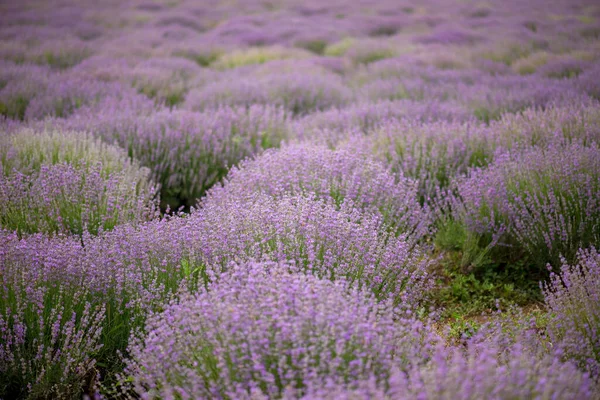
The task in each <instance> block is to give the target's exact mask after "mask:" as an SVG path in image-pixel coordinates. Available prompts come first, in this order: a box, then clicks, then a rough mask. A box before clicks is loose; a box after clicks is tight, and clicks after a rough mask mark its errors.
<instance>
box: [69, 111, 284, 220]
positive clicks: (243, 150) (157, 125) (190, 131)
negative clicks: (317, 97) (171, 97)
mask: <svg viewBox="0 0 600 400" xmlns="http://www.w3.org/2000/svg"><path fill="white" fill-rule="evenodd" d="M111 111H112V110H111ZM116 111H117V113H116V115H115V113H113V112H107V113H106V114H103V113H101V114H98V113H90V112H86V113H80V114H79V115H77V116H75V118H72V119H71V120H69V121H66V122H61V121H57V126H61V125H63V126H66V127H68V128H70V129H78V130H86V131H90V132H94V134H95V135H96V136H98V137H101V138H102V139H104V140H105V141H107V142H114V143H116V144H118V145H120V146H121V147H123V148H125V149H127V151H128V153H129V154H130V156H132V157H133V158H134V159H136V160H139V162H140V164H141V165H143V166H146V167H148V168H150V170H151V171H152V177H153V178H154V180H155V181H156V182H158V183H159V184H160V185H161V198H162V199H163V205H170V206H171V207H172V208H176V207H179V206H180V205H185V206H188V207H189V206H192V205H194V204H195V202H196V200H197V199H198V198H200V197H201V196H202V195H203V194H204V192H205V191H206V190H207V189H208V188H210V187H211V186H212V185H214V184H215V183H216V182H218V181H219V180H220V179H221V178H223V177H224V176H225V175H226V174H227V171H228V169H229V168H230V167H231V166H233V165H235V164H236V163H238V162H239V161H241V160H242V159H244V158H245V157H247V156H251V155H253V154H256V153H259V152H260V151H262V150H263V149H266V148H270V147H276V146H278V145H279V144H280V143H281V141H282V140H284V139H285V138H286V137H287V135H288V120H287V117H286V115H285V113H284V112H283V110H281V109H279V108H276V107H272V106H259V105H255V106H251V107H250V108H248V109H245V108H230V107H223V108H219V109H217V110H211V111H206V112H203V113H193V112H188V111H182V110H175V111H168V110H162V111H160V112H155V113H152V114H151V115H144V114H142V115H139V114H137V113H136V112H135V111H134V112H132V111H129V110H127V109H126V111H125V112H123V113H119V112H118V110H116Z"/></svg>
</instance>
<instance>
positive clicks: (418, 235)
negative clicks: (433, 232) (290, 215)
mask: <svg viewBox="0 0 600 400" xmlns="http://www.w3.org/2000/svg"><path fill="white" fill-rule="evenodd" d="M256 192H261V193H265V194H267V195H269V196H273V197H277V198H281V197H284V196H286V195H303V196H307V197H315V198H319V199H323V200H326V201H327V202H331V203H333V204H335V205H336V206H338V207H341V206H343V204H344V203H347V202H350V203H351V204H353V205H354V206H356V207H357V208H359V209H361V210H364V211H368V212H374V213H379V214H380V215H381V216H382V218H383V222H384V223H385V224H386V225H388V226H389V227H390V228H391V229H392V230H393V231H394V232H396V233H399V234H404V235H405V236H406V237H410V239H411V240H419V239H422V238H423V237H424V236H425V235H427V234H428V233H429V229H430V217H429V215H428V210H427V209H425V208H423V207H421V206H420V205H419V203H418V198H417V184H416V182H415V181H413V180H411V179H408V178H404V177H403V176H399V177H397V178H396V177H394V175H392V174H391V173H390V172H389V171H387V170H386V168H385V167H384V166H383V165H382V164H380V163H378V162H376V161H375V160H372V159H370V158H369V157H368V156H366V155H357V154H352V153H350V152H346V151H343V150H337V151H333V150H329V149H327V148H324V147H318V146H310V145H297V146H288V147H285V148H283V149H281V150H278V151H267V152H265V153H263V154H262V155H260V156H258V157H257V158H255V159H254V160H252V161H244V162H242V163H241V164H240V166H239V167H236V168H233V169H232V170H231V171H230V173H229V175H228V177H227V179H226V183H225V184H224V187H222V188H221V187H218V188H215V189H214V190H212V191H211V192H210V193H209V197H212V198H211V200H212V201H213V202H215V201H217V199H222V198H225V199H231V198H236V199H242V200H243V199H248V198H250V199H251V198H252V197H253V194H254V193H256Z"/></svg>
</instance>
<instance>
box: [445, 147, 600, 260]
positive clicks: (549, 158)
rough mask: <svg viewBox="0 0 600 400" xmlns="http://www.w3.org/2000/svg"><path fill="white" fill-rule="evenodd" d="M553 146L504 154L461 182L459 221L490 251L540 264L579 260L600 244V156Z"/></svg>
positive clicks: (594, 149) (591, 151) (582, 149)
mask: <svg viewBox="0 0 600 400" xmlns="http://www.w3.org/2000/svg"><path fill="white" fill-rule="evenodd" d="M599 151H600V150H599V149H598V146H597V145H596V144H595V143H592V144H591V145H590V146H583V145H582V144H580V143H578V142H574V143H571V144H567V145H562V144H560V143H558V144H557V143H554V144H551V145H549V146H548V147H547V148H544V147H531V148H528V149H525V150H515V151H512V152H506V153H504V154H502V155H498V156H497V157H496V159H495V161H494V163H493V164H491V165H490V166H489V167H488V168H476V169H473V170H471V171H470V173H469V175H468V176H467V177H464V178H460V179H458V180H457V183H456V190H457V192H458V198H457V200H456V201H455V202H454V209H455V211H454V212H455V215H456V217H455V218H456V219H457V220H459V221H460V222H461V223H463V224H464V226H465V227H466V229H467V230H468V231H469V232H472V233H474V234H475V235H480V238H481V240H480V242H485V243H481V245H482V246H483V247H488V248H489V247H490V246H491V247H494V246H500V247H502V246H508V248H507V251H509V252H513V254H514V252H515V251H517V250H524V251H525V252H526V253H528V254H529V255H530V256H531V257H532V261H533V262H534V263H536V264H537V265H539V266H542V267H543V266H545V265H546V263H548V262H551V263H557V262H560V257H561V256H562V257H565V258H566V259H567V260H570V261H572V260H574V258H575V255H576V253H577V250H578V249H579V248H581V247H587V246H590V245H593V244H594V243H597V242H598V240H599V236H598V235H599V233H600V231H599V230H598V227H599V218H600V216H599V214H598V211H599V210H600V205H599V204H598V199H599V198H600V197H599V196H598V191H599V190H600V186H599V184H600V180H599V176H598V173H599V172H600V164H599V162H600V153H599Z"/></svg>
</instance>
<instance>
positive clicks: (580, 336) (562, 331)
mask: <svg viewBox="0 0 600 400" xmlns="http://www.w3.org/2000/svg"><path fill="white" fill-rule="evenodd" d="M542 289H543V291H544V298H545V301H546V305H547V306H548V308H549V311H550V313H551V322H550V324H549V325H548V333H549V335H550V338H551V339H552V340H553V341H555V342H556V343H557V344H559V345H560V346H562V347H563V349H564V351H565V354H564V355H565V357H567V358H569V359H573V360H574V361H576V362H577V363H578V364H579V365H580V366H581V367H582V368H583V369H585V370H586V371H588V372H590V373H591V374H592V376H593V377H595V378H596V379H598V378H599V377H600V253H598V251H597V250H596V249H594V248H591V249H590V250H581V251H580V252H579V253H578V263H577V265H568V264H566V263H565V264H564V265H563V266H562V268H561V271H560V274H552V275H551V276H550V281H549V282H547V283H545V284H544V285H543V286H542Z"/></svg>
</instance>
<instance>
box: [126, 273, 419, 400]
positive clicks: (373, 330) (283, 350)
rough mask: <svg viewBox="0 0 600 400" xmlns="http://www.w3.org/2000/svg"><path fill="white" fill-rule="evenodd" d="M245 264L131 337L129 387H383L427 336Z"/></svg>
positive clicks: (155, 392) (338, 291) (241, 390)
mask: <svg viewBox="0 0 600 400" xmlns="http://www.w3.org/2000/svg"><path fill="white" fill-rule="evenodd" d="M290 269H292V270H293V267H290V266H287V265H286V264H272V263H266V264H249V265H242V266H240V267H237V268H234V269H233V270H232V271H231V272H230V273H228V274H225V275H222V276H221V278H220V279H219V281H218V282H216V283H215V284H213V285H211V287H210V289H209V290H202V291H200V292H199V293H198V294H197V295H195V296H186V297H184V298H183V299H182V300H181V301H179V302H174V303H171V304H170V305H169V306H168V307H167V308H166V309H165V311H164V312H163V313H161V314H157V315H154V316H153V317H151V318H150V319H149V320H148V322H147V324H146V327H145V331H146V332H147V334H146V335H145V336H144V337H139V338H136V337H135V336H134V337H132V340H131V343H130V346H129V353H130V354H131V360H130V362H129V363H128V367H127V369H126V372H125V374H126V376H127V380H128V381H130V382H131V384H132V386H133V388H134V389H135V391H136V392H137V393H138V394H139V395H141V396H142V397H146V396H150V397H154V396H159V397H170V396H178V397H181V398H209V397H213V398H248V397H250V396H252V395H254V396H256V395H259V394H260V395H262V396H267V397H268V398H277V397H279V396H281V394H282V392H283V391H290V390H294V391H295V392H296V394H297V395H301V394H302V393H303V391H304V387H306V386H312V385H315V384H317V383H321V382H326V381H329V380H333V381H337V382H346V381H351V382H352V381H355V380H360V379H362V378H363V377H366V376H373V377H374V378H373V379H375V380H378V381H382V380H386V379H387V376H388V374H389V372H390V368H391V367H392V365H393V363H394V361H396V360H400V359H402V358H411V357H415V356H416V355H417V354H419V353H420V352H421V349H420V342H421V341H422V340H423V336H425V337H426V331H425V329H424V327H423V326H422V324H420V323H418V322H416V321H414V320H403V321H402V322H400V321H396V320H395V318H394V313H393V309H392V308H391V307H390V305H389V304H388V305H387V306H388V307H384V306H383V304H377V303H376V302H374V301H373V299H372V297H370V296H369V295H368V294H366V293H364V292H362V291H359V290H356V289H354V288H349V287H348V286H347V284H346V283H345V282H343V281H338V282H335V283H334V282H330V281H328V280H320V279H318V278H316V277H314V276H312V275H304V274H298V273H290V272H289V270H290Z"/></svg>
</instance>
